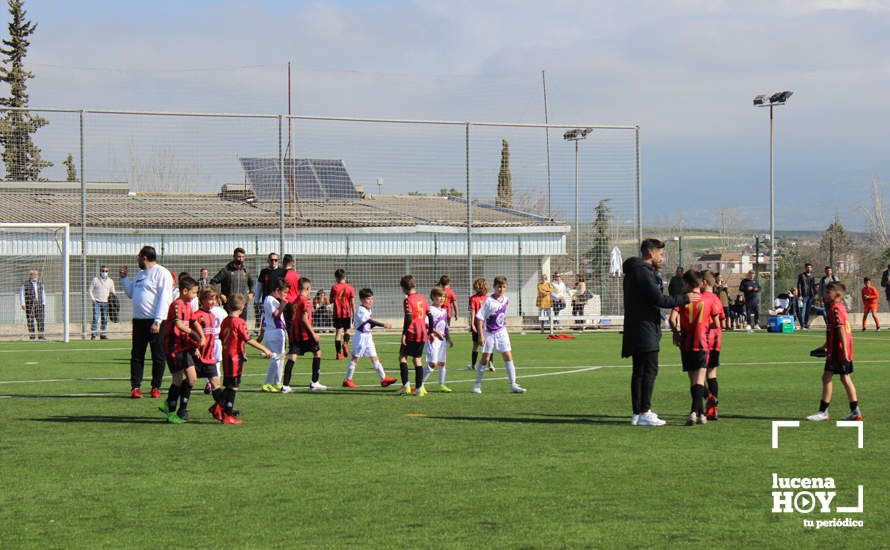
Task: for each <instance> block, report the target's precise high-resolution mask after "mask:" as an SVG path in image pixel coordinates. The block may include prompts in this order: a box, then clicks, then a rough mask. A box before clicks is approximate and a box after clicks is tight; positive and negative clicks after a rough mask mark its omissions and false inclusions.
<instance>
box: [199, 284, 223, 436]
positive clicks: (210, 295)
mask: <svg viewBox="0 0 890 550" xmlns="http://www.w3.org/2000/svg"><path fill="white" fill-rule="evenodd" d="M198 303H199V304H200V306H201V309H199V310H198V311H196V312H195V322H197V323H198V326H200V327H201V332H203V333H204V345H202V346H200V347H199V348H198V354H197V359H195V375H196V376H198V377H199V378H206V379H207V380H209V384H210V393H211V394H212V395H213V401H214V403H213V405H212V406H211V407H210V414H211V415H213V418H215V419H217V420H222V414H223V404H222V403H221V401H222V393H223V392H222V389H221V388H220V387H219V369H218V368H217V366H216V330H215V328H216V315H214V314H213V312H211V311H210V309H211V308H212V307H213V306H214V305H215V304H216V291H215V290H214V289H213V288H212V287H207V288H205V289H204V290H202V291H201V292H199V293H198ZM204 391H205V393H206V392H207V390H206V389H205V390H204Z"/></svg>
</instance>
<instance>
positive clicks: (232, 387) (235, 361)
mask: <svg viewBox="0 0 890 550" xmlns="http://www.w3.org/2000/svg"><path fill="white" fill-rule="evenodd" d="M245 303H246V300H245V299H244V295H242V294H240V293H235V294H233V295H231V296H229V300H228V301H227V302H226V311H227V312H229V316H228V317H226V318H225V319H223V322H222V325H220V327H219V338H220V340H221V341H222V365H223V385H224V386H225V387H226V389H225V390H224V391H223V395H222V404H223V415H222V419H221V420H220V421H221V422H222V423H223V424H243V423H244V421H243V420H241V419H240V418H238V417H237V416H236V414H235V410H234V406H235V396H236V395H237V393H238V389H239V388H240V387H241V375H242V374H243V373H244V363H245V362H247V358H246V356H245V354H244V344H248V345H250V346H251V347H254V348H256V349H258V350H260V351H261V352H263V357H265V358H266V359H268V358H270V357H272V352H271V351H269V348H267V347H266V346H264V345H262V344H260V343H259V342H257V341H256V340H254V339H253V338H251V337H250V334H248V332H247V321H245V320H244V319H243V318H241V312H242V311H244V304H245Z"/></svg>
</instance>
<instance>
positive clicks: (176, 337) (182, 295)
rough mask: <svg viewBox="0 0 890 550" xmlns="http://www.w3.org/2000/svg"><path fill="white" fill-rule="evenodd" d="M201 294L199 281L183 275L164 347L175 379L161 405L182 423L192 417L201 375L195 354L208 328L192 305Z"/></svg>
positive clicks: (171, 419)
mask: <svg viewBox="0 0 890 550" xmlns="http://www.w3.org/2000/svg"><path fill="white" fill-rule="evenodd" d="M197 295H198V281H196V280H194V279H192V278H191V277H180V278H179V297H178V298H177V299H175V300H173V302H172V303H171V304H170V307H169V308H168V309H167V323H166V325H165V334H164V347H165V350H164V351H165V354H166V356H167V367H168V368H169V369H170V374H172V375H173V383H172V384H171V385H170V389H169V390H168V391H167V400H166V401H164V402H163V403H161V405H160V406H159V407H158V408H159V409H160V410H161V412H163V413H164V414H165V415H167V421H168V422H170V423H171V424H182V423H183V422H185V421H186V420H188V419H189V412H188V403H189V397H190V396H191V394H192V387H193V386H194V385H195V381H196V380H197V379H198V378H197V374H196V373H195V356H196V354H197V349H198V348H199V347H201V346H203V345H204V332H203V331H202V329H201V326H200V325H199V324H198V323H197V322H196V321H195V315H194V312H193V311H192V306H191V302H192V300H194V299H195V297H196V296H197ZM177 402H178V403H179V410H178V411H177V409H176V404H177Z"/></svg>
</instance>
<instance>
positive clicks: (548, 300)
mask: <svg viewBox="0 0 890 550" xmlns="http://www.w3.org/2000/svg"><path fill="white" fill-rule="evenodd" d="M552 292H553V285H552V284H551V283H550V279H549V278H548V277H547V274H546V273H542V274H541V279H540V280H539V281H538V297H537V299H536V300H535V307H537V308H538V317H546V318H547V319H548V321H547V322H548V324H549V323H550V320H552V318H553V295H552ZM543 333H544V321H543V320H542V321H541V334H543Z"/></svg>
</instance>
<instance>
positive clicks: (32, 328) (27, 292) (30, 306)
mask: <svg viewBox="0 0 890 550" xmlns="http://www.w3.org/2000/svg"><path fill="white" fill-rule="evenodd" d="M19 306H21V308H22V311H24V312H25V323H26V324H27V326H28V338H29V339H31V340H34V339H35V338H39V339H40V340H46V332H45V326H46V325H45V322H46V287H45V285H44V284H43V279H41V278H40V270H39V269H32V270H31V271H29V272H28V280H27V281H25V282H24V283H22V286H20V287H19Z"/></svg>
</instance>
